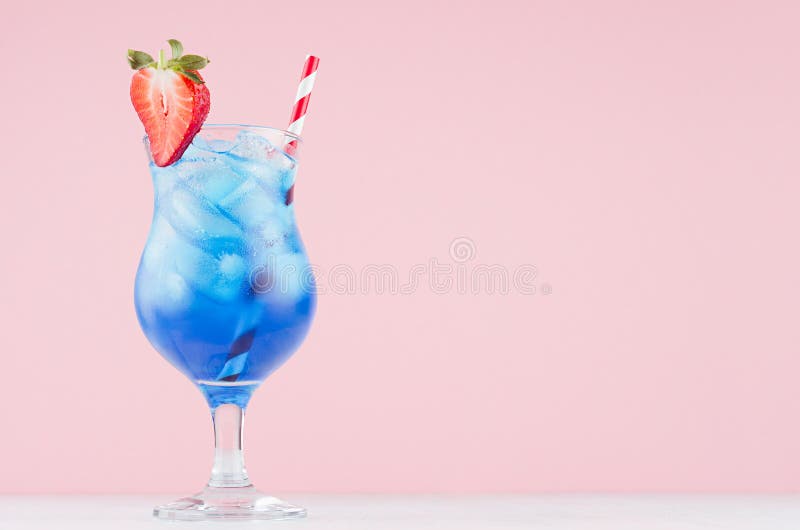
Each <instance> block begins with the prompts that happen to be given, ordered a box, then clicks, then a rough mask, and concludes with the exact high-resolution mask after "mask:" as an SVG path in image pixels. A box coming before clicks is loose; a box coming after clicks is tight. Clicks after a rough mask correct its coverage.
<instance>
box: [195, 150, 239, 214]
mask: <svg viewBox="0 0 800 530" xmlns="http://www.w3.org/2000/svg"><path fill="white" fill-rule="evenodd" d="M189 165H190V166H192V167H190V168H187V172H188V180H187V181H186V185H187V186H188V187H190V188H192V190H194V191H195V192H197V193H198V194H199V195H202V196H203V198H205V199H207V200H208V201H209V202H211V203H213V204H218V203H219V201H220V200H222V198H223V197H225V196H226V195H228V194H229V193H230V192H232V191H233V190H235V189H236V188H237V187H238V186H239V185H240V184H241V183H242V182H243V181H244V177H242V176H241V175H239V174H238V173H236V172H235V171H233V170H232V169H231V168H230V167H229V166H228V165H227V164H225V163H224V162H223V161H222V160H221V159H214V160H207V161H198V162H191V163H190V164H189Z"/></svg>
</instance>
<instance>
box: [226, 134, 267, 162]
mask: <svg viewBox="0 0 800 530" xmlns="http://www.w3.org/2000/svg"><path fill="white" fill-rule="evenodd" d="M234 144H235V145H234V146H233V148H231V149H230V150H229V151H228V152H229V153H230V154H234V155H236V156H238V157H241V158H255V159H261V160H266V159H268V158H270V157H271V156H272V155H273V153H274V152H275V150H276V149H275V146H274V145H272V143H271V142H270V141H269V140H267V139H266V138H264V137H263V136H260V135H258V134H255V133H252V132H249V131H241V132H240V133H239V134H238V135H237V136H236V140H234Z"/></svg>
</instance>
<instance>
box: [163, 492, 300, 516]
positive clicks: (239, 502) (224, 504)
mask: <svg viewBox="0 0 800 530" xmlns="http://www.w3.org/2000/svg"><path fill="white" fill-rule="evenodd" d="M153 515H155V516H156V517H158V518H160V519H171V520H176V521H204V520H219V519H230V520H236V521H258V520H267V519H296V518H300V517H305V516H306V509H305V508H300V507H299V506H294V505H291V504H288V503H286V502H284V501H282V500H280V499H278V498H276V497H271V496H269V495H265V494H263V493H261V492H260V491H258V490H257V489H255V488H254V487H253V486H245V487H241V488H212V487H210V486H208V487H206V488H205V489H204V490H203V491H202V492H200V493H198V494H197V495H193V496H191V497H184V498H183V499H178V500H177V501H174V502H171V503H169V504H163V505H161V506H156V507H155V508H153Z"/></svg>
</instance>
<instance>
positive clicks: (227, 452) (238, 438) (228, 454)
mask: <svg viewBox="0 0 800 530" xmlns="http://www.w3.org/2000/svg"><path fill="white" fill-rule="evenodd" d="M211 417H212V420H213V421H214V467H212V468H211V479H210V480H209V481H208V485H209V486H211V487H212V488H241V487H245V486H250V485H251V483H250V479H249V478H248V476H247V470H246V469H245V467H244V453H243V451H242V428H243V427H244V409H242V408H241V407H239V406H238V405H234V404H232V403H226V404H223V405H219V406H218V407H216V408H215V409H213V410H212V411H211Z"/></svg>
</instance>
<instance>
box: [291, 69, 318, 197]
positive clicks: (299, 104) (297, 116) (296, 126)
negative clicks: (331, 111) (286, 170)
mask: <svg viewBox="0 0 800 530" xmlns="http://www.w3.org/2000/svg"><path fill="white" fill-rule="evenodd" d="M318 66H319V57H314V56H313V55H306V62H305V64H303V74H302V75H301V76H300V85H298V87H297V95H296V96H295V97H294V107H292V116H291V118H289V127H288V129H287V130H288V131H289V132H290V133H294V134H296V135H297V136H300V133H301V132H303V122H305V120H306V111H307V110H308V102H309V100H310V99H311V89H313V88H314V80H315V79H316V78H317V67H318ZM284 149H285V150H286V152H287V153H289V154H290V155H293V154H294V153H295V151H296V150H297V140H290V141H289V142H287V143H286V146H285V147H284ZM293 201H294V184H292V186H291V187H290V188H289V190H288V191H287V192H286V201H285V202H286V205H287V206H288V205H290V204H292V202H293Z"/></svg>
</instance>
